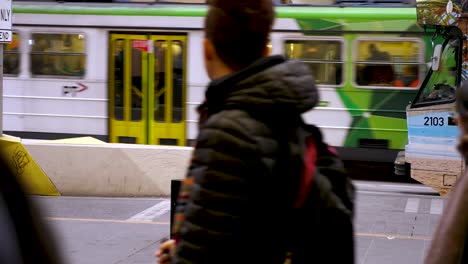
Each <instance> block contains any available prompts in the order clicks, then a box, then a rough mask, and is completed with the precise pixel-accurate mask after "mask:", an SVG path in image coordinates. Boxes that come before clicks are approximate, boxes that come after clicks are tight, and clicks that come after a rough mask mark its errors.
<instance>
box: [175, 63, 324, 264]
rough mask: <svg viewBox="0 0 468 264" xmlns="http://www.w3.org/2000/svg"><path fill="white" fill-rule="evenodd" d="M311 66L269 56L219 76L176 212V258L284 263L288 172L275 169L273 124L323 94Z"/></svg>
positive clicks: (295, 115)
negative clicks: (231, 72)
mask: <svg viewBox="0 0 468 264" xmlns="http://www.w3.org/2000/svg"><path fill="white" fill-rule="evenodd" d="M318 100H319V96H318V91H317V89H316V87H315V85H314V79H313V77H312V75H311V73H310V70H309V68H308V67H307V66H306V65H305V64H303V63H301V62H299V61H285V59H284V58H283V57H281V56H271V57H267V58H262V59H260V60H259V61H257V62H255V63H253V64H252V65H251V66H249V67H247V68H246V69H244V70H242V71H240V72H236V73H234V74H231V75H228V76H226V77H224V78H221V79H218V80H214V81H212V82H211V83H210V85H209V87H208V88H207V90H206V101H205V102H204V103H203V104H202V105H201V106H200V107H199V112H200V130H199V135H198V138H197V141H196V146H195V149H194V152H193V157H192V161H191V164H190V167H189V170H188V175H187V179H186V180H185V181H184V182H183V184H182V188H181V192H180V194H179V198H178V202H177V203H178V206H177V209H176V215H175V217H174V220H175V222H174V229H173V232H174V236H175V238H176V241H177V247H176V253H175V256H174V257H173V259H172V263H205V264H206V263H224V264H228V263H282V262H283V261H284V257H285V255H284V254H285V251H284V243H285V241H284V239H283V238H284V235H285V234H286V233H287V232H288V230H287V225H285V221H287V215H286V214H285V212H286V210H287V208H288V206H290V203H289V202H290V199H288V198H289V196H290V192H291V191H292V190H291V188H289V186H291V185H290V182H291V181H289V178H291V177H289V178H288V175H284V173H282V174H283V175H279V173H275V166H274V165H275V160H276V157H277V155H278V147H279V145H278V140H277V137H276V135H275V131H274V128H275V127H277V126H279V127H283V126H289V125H295V124H296V123H295V122H296V121H297V120H298V119H300V116H301V114H302V113H304V112H306V111H309V110H311V109H312V108H313V107H314V106H315V105H316V104H317V102H318Z"/></svg>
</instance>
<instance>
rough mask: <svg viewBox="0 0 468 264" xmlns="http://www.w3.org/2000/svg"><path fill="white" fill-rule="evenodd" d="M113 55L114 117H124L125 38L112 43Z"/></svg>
mask: <svg viewBox="0 0 468 264" xmlns="http://www.w3.org/2000/svg"><path fill="white" fill-rule="evenodd" d="M113 44H114V45H113V48H114V49H113V55H114V75H113V77H114V80H113V81H114V106H115V107H114V118H115V119H116V120H123V118H124V57H125V40H124V39H116V40H115V41H114V43H113Z"/></svg>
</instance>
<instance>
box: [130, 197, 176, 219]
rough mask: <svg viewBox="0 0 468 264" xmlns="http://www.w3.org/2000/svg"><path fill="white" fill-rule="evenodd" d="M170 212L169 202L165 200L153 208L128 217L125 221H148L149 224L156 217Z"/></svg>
mask: <svg viewBox="0 0 468 264" xmlns="http://www.w3.org/2000/svg"><path fill="white" fill-rule="evenodd" d="M169 210H171V201H169V200H165V201H162V202H159V203H157V204H155V205H154V206H152V207H150V208H148V209H146V210H144V211H142V212H140V213H138V214H136V215H134V216H132V217H130V218H129V219H127V221H143V222H144V221H148V222H151V221H153V219H155V218H156V217H158V216H161V215H163V214H165V213H167V212H169Z"/></svg>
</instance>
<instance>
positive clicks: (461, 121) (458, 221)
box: [424, 81, 468, 264]
mask: <svg viewBox="0 0 468 264" xmlns="http://www.w3.org/2000/svg"><path fill="white" fill-rule="evenodd" d="M456 107H457V109H456V110H457V114H458V118H457V122H458V126H459V128H460V132H461V134H460V143H459V145H458V150H459V151H460V153H461V154H462V156H463V157H464V159H465V162H466V161H468V82H467V81H465V82H463V83H462V84H461V86H460V87H459V88H458V89H457V99H456ZM467 173H468V172H467V171H466V170H465V173H464V175H462V176H461V178H459V179H458V181H457V183H456V184H455V186H454V187H453V189H452V191H451V192H450V194H449V198H448V202H447V206H446V207H445V210H444V213H443V215H442V216H441V217H440V222H439V225H438V227H437V230H436V232H435V233H434V236H433V238H432V244H431V246H430V248H429V250H428V251H427V252H428V254H427V256H426V260H425V262H424V263H425V264H455V263H468V176H467Z"/></svg>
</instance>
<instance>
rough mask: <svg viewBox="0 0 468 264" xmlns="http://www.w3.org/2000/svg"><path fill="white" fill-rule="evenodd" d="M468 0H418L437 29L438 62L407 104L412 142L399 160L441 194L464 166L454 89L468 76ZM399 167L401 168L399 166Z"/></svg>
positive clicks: (425, 20) (425, 23)
mask: <svg viewBox="0 0 468 264" xmlns="http://www.w3.org/2000/svg"><path fill="white" fill-rule="evenodd" d="M467 7H468V6H467V3H466V1H461V0H442V1H439V0H437V1H436V0H418V1H417V16H418V23H419V24H420V25H421V26H422V27H423V28H427V29H430V28H432V29H435V31H434V35H433V37H432V39H434V40H436V39H438V40H439V41H438V42H439V44H435V45H433V48H432V50H433V56H432V57H433V61H432V63H431V67H430V69H429V71H428V73H427V75H426V77H425V79H424V81H423V82H422V84H421V86H420V88H419V91H418V93H417V95H416V97H415V99H414V100H413V101H412V103H411V104H410V105H408V107H407V123H408V124H407V127H408V143H407V145H406V146H405V151H404V152H401V153H400V155H399V158H397V160H396V162H395V163H396V167H398V166H402V165H403V164H404V165H405V166H406V167H407V168H408V170H407V171H409V174H410V175H411V177H412V178H414V179H416V180H417V181H419V182H421V183H423V184H425V185H427V186H430V187H432V188H433V189H435V190H437V191H438V192H439V193H440V194H442V195H445V194H447V193H449V192H450V190H451V188H452V186H453V185H454V184H455V183H456V181H457V179H458V178H459V177H460V176H461V173H462V171H463V170H464V169H465V162H464V160H463V158H462V157H461V155H460V154H459V153H458V151H457V149H456V147H455V146H456V144H457V141H458V136H459V133H460V132H459V129H458V127H457V125H456V122H455V99H456V98H455V91H456V89H457V87H458V86H459V84H460V83H461V81H463V80H466V79H467V77H468V72H467V69H468V68H467V65H468V56H467V55H468V53H467V44H468V42H467V37H466V36H467V34H468V16H467ZM397 170H398V169H397Z"/></svg>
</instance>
